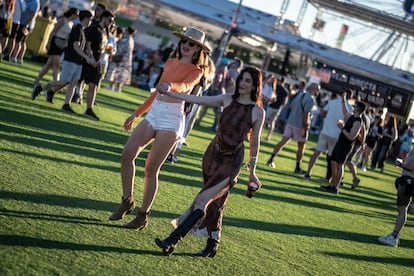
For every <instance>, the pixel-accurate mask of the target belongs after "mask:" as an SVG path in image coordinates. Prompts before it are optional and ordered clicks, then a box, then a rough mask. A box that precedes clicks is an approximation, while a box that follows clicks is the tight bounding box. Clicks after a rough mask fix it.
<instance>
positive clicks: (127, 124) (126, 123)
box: [124, 114, 137, 131]
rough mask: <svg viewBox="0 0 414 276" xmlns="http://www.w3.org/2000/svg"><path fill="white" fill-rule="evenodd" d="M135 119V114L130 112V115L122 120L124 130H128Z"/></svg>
mask: <svg viewBox="0 0 414 276" xmlns="http://www.w3.org/2000/svg"><path fill="white" fill-rule="evenodd" d="M136 119H137V117H136V116H135V114H132V115H131V116H129V117H128V118H127V119H126V120H125V122H124V129H125V130H126V131H130V130H131V129H132V126H133V124H134V122H135V120H136Z"/></svg>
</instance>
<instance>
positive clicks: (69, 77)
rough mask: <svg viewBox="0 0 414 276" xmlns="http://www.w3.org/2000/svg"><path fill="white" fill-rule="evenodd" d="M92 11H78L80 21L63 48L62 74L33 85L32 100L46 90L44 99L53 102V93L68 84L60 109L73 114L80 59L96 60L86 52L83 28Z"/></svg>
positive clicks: (79, 75)
mask: <svg viewBox="0 0 414 276" xmlns="http://www.w3.org/2000/svg"><path fill="white" fill-rule="evenodd" d="M91 18H92V13H91V12H90V11H87V10H84V11H81V12H79V20H80V23H79V24H77V25H76V26H74V27H73V28H72V31H71V32H70V34H69V39H68V46H67V47H66V49H65V55H64V59H63V62H62V75H61V78H60V80H54V81H50V82H48V83H45V84H44V85H40V84H38V85H35V86H34V88H33V91H32V100H35V99H36V98H37V97H38V96H39V94H40V92H42V91H43V90H46V99H47V101H48V102H53V95H54V93H57V92H58V91H59V90H61V89H63V88H64V87H66V86H68V89H67V91H66V99H65V104H64V105H63V106H62V110H63V111H66V112H68V113H71V114H75V111H73V109H72V108H71V107H70V105H69V104H70V102H71V100H72V97H73V94H74V91H75V87H76V85H77V83H78V81H79V79H80V77H81V71H82V61H83V60H84V61H85V62H87V63H89V64H91V66H93V65H96V61H95V60H94V59H93V57H90V56H88V55H87V54H86V52H85V51H84V50H85V45H86V38H85V31H84V30H85V28H87V27H88V26H89V24H90V22H91Z"/></svg>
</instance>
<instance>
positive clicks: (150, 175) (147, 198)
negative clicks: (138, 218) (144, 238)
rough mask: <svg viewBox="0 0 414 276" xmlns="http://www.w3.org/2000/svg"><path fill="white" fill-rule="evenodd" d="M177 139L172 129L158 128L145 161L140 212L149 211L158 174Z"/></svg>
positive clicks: (156, 187)
mask: <svg viewBox="0 0 414 276" xmlns="http://www.w3.org/2000/svg"><path fill="white" fill-rule="evenodd" d="M176 141H177V134H176V133H175V132H173V131H167V130H159V131H157V132H156V134H155V140H154V143H153V144H152V147H151V151H150V152H149V154H148V157H147V161H146V162H145V176H144V194H143V198H142V205H141V212H149V211H150V210H151V207H152V203H153V202H154V199H155V196H156V194H157V190H158V174H159V172H160V169H161V166H162V165H163V163H164V161H165V159H166V158H167V156H168V154H169V153H170V151H171V149H172V148H173V146H174V145H175V143H176Z"/></svg>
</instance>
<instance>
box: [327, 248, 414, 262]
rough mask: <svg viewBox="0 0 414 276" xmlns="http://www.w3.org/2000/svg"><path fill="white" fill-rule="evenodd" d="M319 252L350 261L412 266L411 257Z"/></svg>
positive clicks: (412, 260) (413, 260)
mask: <svg viewBox="0 0 414 276" xmlns="http://www.w3.org/2000/svg"><path fill="white" fill-rule="evenodd" d="M381 246H385V245H381ZM321 253H322V254H325V255H328V256H332V257H336V258H343V259H349V260H352V261H362V262H370V263H380V264H393V265H402V266H407V267H414V259H413V258H396V257H375V256H361V255H351V254H343V253H337V252H321Z"/></svg>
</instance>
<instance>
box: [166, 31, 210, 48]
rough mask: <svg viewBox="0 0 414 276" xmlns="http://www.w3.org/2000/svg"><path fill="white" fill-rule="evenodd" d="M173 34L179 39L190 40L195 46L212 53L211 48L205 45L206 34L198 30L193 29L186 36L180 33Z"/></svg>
mask: <svg viewBox="0 0 414 276" xmlns="http://www.w3.org/2000/svg"><path fill="white" fill-rule="evenodd" d="M172 34H173V35H175V36H176V37H178V38H179V39H188V40H190V41H192V42H194V43H195V44H197V45H198V46H200V47H201V49H202V50H203V51H206V52H210V51H211V50H210V48H209V47H208V46H207V45H206V44H205V42H206V34H205V33H204V32H203V31H201V30H199V29H197V28H194V27H191V28H189V29H188V30H187V31H186V32H185V33H184V34H182V33H178V32H173V33H172Z"/></svg>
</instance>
